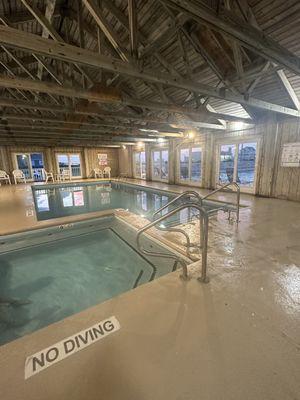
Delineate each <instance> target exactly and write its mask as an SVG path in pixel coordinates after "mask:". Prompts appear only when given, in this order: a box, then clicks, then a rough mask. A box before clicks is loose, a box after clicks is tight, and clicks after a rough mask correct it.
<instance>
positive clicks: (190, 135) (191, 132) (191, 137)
mask: <svg viewBox="0 0 300 400" xmlns="http://www.w3.org/2000/svg"><path fill="white" fill-rule="evenodd" d="M195 135H196V134H195V131H193V130H190V131H187V132H186V137H187V138H188V139H194V137H195Z"/></svg>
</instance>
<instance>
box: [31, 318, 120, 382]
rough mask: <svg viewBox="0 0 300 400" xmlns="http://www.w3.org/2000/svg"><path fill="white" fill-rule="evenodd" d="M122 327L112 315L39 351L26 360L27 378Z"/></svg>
mask: <svg viewBox="0 0 300 400" xmlns="http://www.w3.org/2000/svg"><path fill="white" fill-rule="evenodd" d="M119 329H120V324H119V321H118V320H117V318H116V317H110V318H108V319H105V320H104V321H101V322H98V323H97V324H95V325H93V326H90V327H89V328H87V329H84V330H83V331H81V332H77V333H75V334H74V335H72V336H69V337H67V338H65V339H63V340H61V341H60V342H58V343H55V344H53V345H52V346H50V347H47V348H46V349H43V350H41V351H38V352H37V353H35V354H32V355H31V356H29V357H27V358H26V360H25V379H28V378H30V377H31V376H33V375H35V374H37V373H39V372H41V371H43V370H44V369H46V368H48V367H51V365H53V364H56V363H57V362H59V361H61V360H63V359H64V358H66V357H69V356H71V355H73V354H75V353H77V352H78V351H80V350H82V349H84V348H85V347H87V346H90V345H91V344H93V343H95V342H97V341H98V340H100V339H103V338H105V337H106V336H108V335H110V334H111V333H113V332H116V331H118V330H119Z"/></svg>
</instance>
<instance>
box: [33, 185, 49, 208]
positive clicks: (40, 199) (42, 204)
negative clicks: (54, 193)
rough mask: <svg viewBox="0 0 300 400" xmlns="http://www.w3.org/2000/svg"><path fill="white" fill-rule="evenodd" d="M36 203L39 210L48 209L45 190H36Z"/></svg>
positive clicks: (47, 196)
mask: <svg viewBox="0 0 300 400" xmlns="http://www.w3.org/2000/svg"><path fill="white" fill-rule="evenodd" d="M35 198H36V204H37V209H38V211H40V212H43V211H49V210H50V207H49V195H48V193H47V192H46V191H43V190H41V191H36V196H35Z"/></svg>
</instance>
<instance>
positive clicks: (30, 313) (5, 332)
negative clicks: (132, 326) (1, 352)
mask: <svg viewBox="0 0 300 400" xmlns="http://www.w3.org/2000/svg"><path fill="white" fill-rule="evenodd" d="M57 229H58V228H57ZM59 234H60V235H61V234H62V233H61V232H60V233H59ZM43 235H44V236H45V237H46V240H47V235H49V233H48V234H44V233H41V234H39V235H38V239H36V240H42V238H43ZM51 235H54V236H55V234H53V233H51ZM48 237H52V236H48ZM14 240H15V239H14ZM14 240H12V243H13V242H14ZM21 240H22V241H21V247H20V248H19V249H17V250H16V249H15V250H9V251H2V253H1V252H0V344H4V343H7V342H9V341H11V340H14V339H16V338H18V337H21V336H23V335H25V334H28V333H30V332H33V331H35V330H37V329H40V328H42V327H45V326H47V325H49V324H51V323H53V322H56V321H59V320H61V319H63V318H65V317H67V316H69V315H72V314H74V313H77V312H79V311H82V310H84V309H86V308H88V307H90V306H93V305H95V304H98V303H101V302H103V301H104V300H107V299H110V298H112V297H114V296H116V295H118V294H120V293H123V292H125V291H128V290H130V289H132V288H134V287H136V286H139V285H141V284H143V283H146V282H149V281H150V280H152V279H154V278H157V277H159V276H162V275H164V274H166V273H168V272H171V269H172V264H171V263H164V264H158V266H157V267H156V266H155V265H154V264H152V263H151V262H150V261H148V260H146V259H145V258H143V257H142V256H141V255H140V254H139V253H137V252H136V251H135V250H134V248H133V247H131V246H130V245H129V244H128V243H127V242H125V241H124V239H122V238H121V237H120V235H119V234H118V233H117V232H116V231H115V230H114V228H113V227H112V228H106V229H102V230H96V231H93V232H90V233H88V232H85V233H84V234H76V235H75V236H69V237H67V238H65V239H62V238H61V237H60V239H59V240H56V239H52V241H50V242H45V243H42V244H37V243H35V244H34V245H33V244H32V243H31V242H32V240H28V239H26V237H25V239H21ZM28 242H29V243H28ZM2 247H3V245H2ZM0 250H1V249H0ZM158 262H159V260H158Z"/></svg>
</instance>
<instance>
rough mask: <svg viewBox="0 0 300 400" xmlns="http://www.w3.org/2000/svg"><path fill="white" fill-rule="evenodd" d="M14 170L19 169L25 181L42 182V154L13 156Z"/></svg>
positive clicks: (18, 154)
mask: <svg viewBox="0 0 300 400" xmlns="http://www.w3.org/2000/svg"><path fill="white" fill-rule="evenodd" d="M15 165H16V169H20V170H21V171H22V172H23V173H24V175H25V177H26V179H27V180H29V181H30V180H34V181H42V180H43V179H44V176H43V168H44V160H43V154H42V153H17V154H15Z"/></svg>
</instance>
